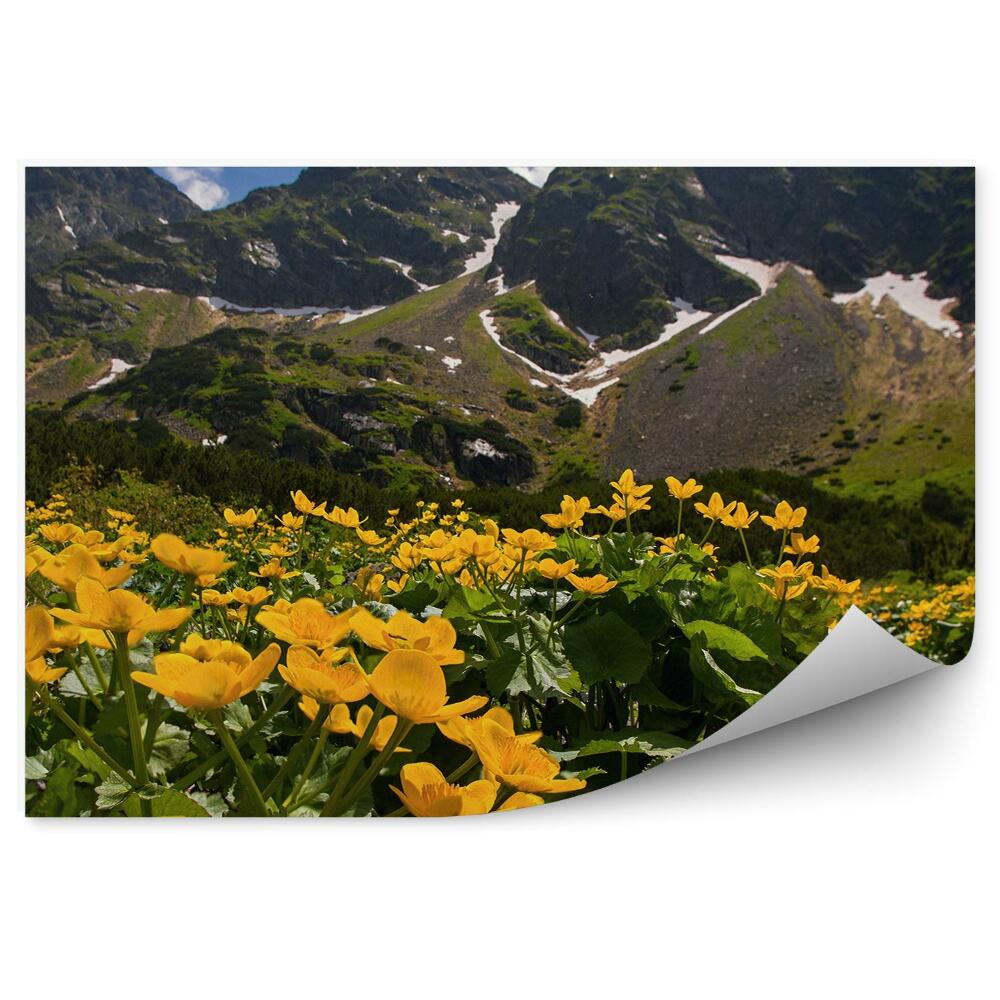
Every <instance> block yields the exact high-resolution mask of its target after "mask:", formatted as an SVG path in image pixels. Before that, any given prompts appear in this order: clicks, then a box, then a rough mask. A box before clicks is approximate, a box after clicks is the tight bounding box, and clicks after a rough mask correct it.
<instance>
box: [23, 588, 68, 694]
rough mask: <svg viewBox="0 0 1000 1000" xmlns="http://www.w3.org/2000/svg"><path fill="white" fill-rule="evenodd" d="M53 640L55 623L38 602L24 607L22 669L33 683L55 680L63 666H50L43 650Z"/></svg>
mask: <svg viewBox="0 0 1000 1000" xmlns="http://www.w3.org/2000/svg"><path fill="white" fill-rule="evenodd" d="M54 642H55V623H54V622H53V621H52V616H51V615H50V614H49V613H48V611H46V610H45V608H43V607H42V606H41V605H40V604H33V605H32V606H31V607H30V608H25V609H24V669H25V670H26V671H27V673H28V677H29V678H30V679H31V682H32V683H33V684H48V683H49V682H50V681H57V680H59V678H60V677H62V675H63V674H64V673H66V669H67V668H65V667H50V666H49V665H48V664H47V663H46V662H45V652H46V650H47V649H48V648H49V646H51V645H53V644H54Z"/></svg>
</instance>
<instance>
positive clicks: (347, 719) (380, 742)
mask: <svg viewBox="0 0 1000 1000" xmlns="http://www.w3.org/2000/svg"><path fill="white" fill-rule="evenodd" d="M299 708H301V709H302V712H303V714H304V715H305V716H306V718H308V719H309V720H310V721H312V720H313V719H315V718H316V713H317V711H319V703H318V702H317V701H315V700H313V699H312V698H303V699H302V700H301V701H300V702H299ZM373 714H374V713H373V712H372V710H371V709H370V708H369V707H368V706H367V705H360V706H359V707H358V714H357V717H356V718H355V719H354V720H352V719H351V710H350V709H349V708H348V707H347V706H346V705H344V704H339V705H334V706H333V708H332V709H331V710H330V714H329V715H328V716H327V717H326V721H325V722H324V723H323V728H324V729H326V730H329V731H330V732H331V733H341V734H343V733H350V734H351V735H352V736H354V737H355V738H356V739H359V740H360V739H361V737H362V736H364V735H365V730H367V728H368V724H369V723H370V722H371V721H372V715H373ZM397 721H398V720H397V719H396V716H394V715H386V716H383V717H382V718H381V719H379V721H378V723H377V724H376V725H375V732H374V733H373V734H372V740H371V746H372V748H373V749H374V750H376V751H379V752H381V751H382V750H384V749H385V745H386V743H388V742H389V740H390V739H391V738H392V734H393V733H394V732H395V731H396V722H397ZM412 752H413V751H412V750H410V749H409V747H396V749H395V750H394V751H393V753H412Z"/></svg>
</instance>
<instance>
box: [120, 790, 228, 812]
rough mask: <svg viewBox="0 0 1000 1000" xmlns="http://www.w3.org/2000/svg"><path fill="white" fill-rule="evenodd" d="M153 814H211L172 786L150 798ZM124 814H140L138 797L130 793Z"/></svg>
mask: <svg viewBox="0 0 1000 1000" xmlns="http://www.w3.org/2000/svg"><path fill="white" fill-rule="evenodd" d="M150 803H151V804H152V809H153V815H154V816H191V817H199V818H201V817H205V816H211V815H212V814H211V813H210V812H209V811H208V810H207V809H206V808H205V807H204V806H202V805H199V803H197V802H195V800H194V799H192V798H191V797H190V796H189V795H185V794H184V793H183V792H179V791H177V790H176V789H174V788H168V789H166V790H165V791H164V792H162V793H160V794H159V795H156V796H154V797H153V798H151V799H150ZM125 814H126V815H127V816H139V815H141V813H140V810H139V799H138V796H136V795H130V796H129V797H128V800H127V801H126V803H125Z"/></svg>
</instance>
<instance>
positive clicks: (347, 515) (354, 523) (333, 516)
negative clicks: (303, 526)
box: [323, 507, 361, 528]
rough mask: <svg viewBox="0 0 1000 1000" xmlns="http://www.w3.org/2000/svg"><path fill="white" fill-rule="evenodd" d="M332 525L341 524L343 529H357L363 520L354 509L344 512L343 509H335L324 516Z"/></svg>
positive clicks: (350, 508) (349, 508)
mask: <svg viewBox="0 0 1000 1000" xmlns="http://www.w3.org/2000/svg"><path fill="white" fill-rule="evenodd" d="M323 517H325V518H326V520H327V521H329V522H330V523H331V524H339V525H340V526H341V527H342V528H357V527H358V525H360V524H361V518H360V516H359V515H358V512H357V511H356V510H355V509H354V508H353V507H348V508H347V510H344V509H343V508H341V507H334V508H333V510H331V511H330V513H329V514H324V515H323Z"/></svg>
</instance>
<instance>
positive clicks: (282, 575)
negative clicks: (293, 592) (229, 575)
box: [250, 559, 302, 580]
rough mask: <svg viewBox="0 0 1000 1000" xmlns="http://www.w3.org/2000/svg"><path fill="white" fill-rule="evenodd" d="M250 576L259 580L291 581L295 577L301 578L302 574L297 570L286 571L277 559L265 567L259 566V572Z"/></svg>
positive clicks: (265, 564)
mask: <svg viewBox="0 0 1000 1000" xmlns="http://www.w3.org/2000/svg"><path fill="white" fill-rule="evenodd" d="M250 575H251V576H255V577H257V579H258V580H290V579H291V578H292V577H293V576H301V575H302V573H301V571H300V570H297V569H285V567H284V566H282V565H281V563H280V562H278V560H277V559H272V560H271V561H270V562H267V563H264V565H263V566H258V567H257V572H256V573H251V574H250Z"/></svg>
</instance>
